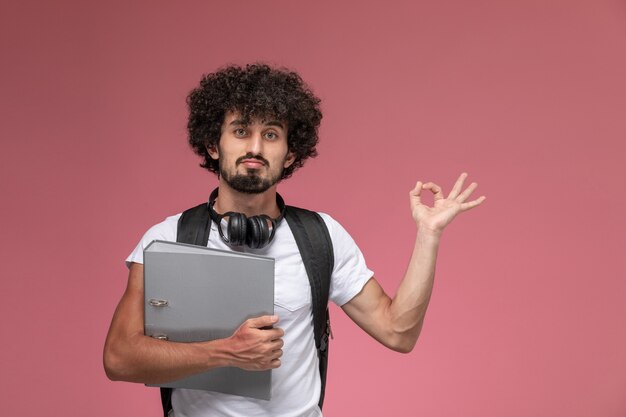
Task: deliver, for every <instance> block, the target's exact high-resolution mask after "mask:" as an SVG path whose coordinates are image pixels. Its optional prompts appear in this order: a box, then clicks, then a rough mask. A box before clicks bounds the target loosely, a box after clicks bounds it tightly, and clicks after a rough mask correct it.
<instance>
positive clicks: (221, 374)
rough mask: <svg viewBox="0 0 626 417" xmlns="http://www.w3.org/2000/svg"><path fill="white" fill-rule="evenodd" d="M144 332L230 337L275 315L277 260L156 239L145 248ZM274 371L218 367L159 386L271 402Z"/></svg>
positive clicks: (182, 338)
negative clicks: (250, 321)
mask: <svg viewBox="0 0 626 417" xmlns="http://www.w3.org/2000/svg"><path fill="white" fill-rule="evenodd" d="M144 294H145V304H144V311H145V315H144V332H145V334H146V335H148V336H152V337H155V338H158V339H164V340H170V341H175V342H201V341H207V340H213V339H220V338H226V337H229V336H231V335H232V334H233V332H234V331H235V330H237V328H238V327H239V326H240V325H241V323H243V322H244V321H245V320H247V319H249V318H252V317H258V316H263V315H272V314H274V259H272V258H268V257H264V256H256V255H250V254H245V253H238V252H227V251H221V250H217V249H209V248H203V247H199V246H194V245H188V244H184V243H176V242H165V241H160V240H155V241H153V242H151V243H150V244H149V245H148V246H147V247H146V248H145V249H144ZM271 375H272V374H271V370H266V371H245V370H243V369H240V368H235V367H223V368H215V369H212V370H210V371H208V372H204V373H201V374H196V375H192V376H189V377H186V378H183V379H180V380H177V381H171V382H167V383H163V384H156V385H154V386H158V387H171V388H191V389H203V390H209V391H217V392H223V393H226V394H233V395H242V396H246V397H252V398H260V399H264V400H269V399H270V396H271Z"/></svg>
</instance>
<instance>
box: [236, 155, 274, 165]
mask: <svg viewBox="0 0 626 417" xmlns="http://www.w3.org/2000/svg"><path fill="white" fill-rule="evenodd" d="M246 159H256V160H257V161H261V162H263V163H264V164H265V165H266V166H270V163H269V161H268V160H267V159H265V158H263V157H262V156H261V155H253V154H251V153H247V154H245V155H244V156H242V157H240V158H237V161H235V164H236V165H239V164H240V163H242V162H243V161H245V160H246Z"/></svg>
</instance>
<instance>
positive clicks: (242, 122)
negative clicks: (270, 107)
mask: <svg viewBox="0 0 626 417" xmlns="http://www.w3.org/2000/svg"><path fill="white" fill-rule="evenodd" d="M249 124H250V123H249V122H247V121H246V120H244V119H235V120H233V121H232V122H230V125H231V126H248V125H249ZM263 125H264V126H276V127H280V128H281V129H283V130H284V129H285V125H284V124H283V123H281V122H279V121H278V120H270V121H269V122H263Z"/></svg>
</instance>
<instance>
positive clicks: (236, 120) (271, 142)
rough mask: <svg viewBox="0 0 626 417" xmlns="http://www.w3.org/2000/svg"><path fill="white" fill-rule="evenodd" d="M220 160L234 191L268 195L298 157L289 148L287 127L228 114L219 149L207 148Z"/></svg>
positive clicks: (212, 155)
mask: <svg viewBox="0 0 626 417" xmlns="http://www.w3.org/2000/svg"><path fill="white" fill-rule="evenodd" d="M207 150H208V152H209V155H210V156H211V158H213V159H218V160H219V163H220V176H221V177H222V178H223V179H224V181H225V182H226V183H227V184H228V185H229V186H230V187H231V188H233V189H234V190H236V191H239V192H242V193H249V194H257V193H262V192H264V191H267V190H268V189H269V188H270V187H272V186H273V185H274V184H276V183H277V182H278V181H279V180H280V178H281V177H282V174H283V170H284V169H285V168H287V167H288V166H290V165H291V164H292V163H293V161H294V159H295V157H294V156H293V154H292V153H290V152H289V148H288V146H287V126H286V123H284V122H281V121H277V120H259V119H252V120H249V121H248V123H245V122H244V120H243V119H242V118H241V116H240V115H239V114H238V113H234V112H228V113H226V116H225V117H224V123H223V124H222V134H221V136H220V141H219V144H218V146H217V148H208V149H207Z"/></svg>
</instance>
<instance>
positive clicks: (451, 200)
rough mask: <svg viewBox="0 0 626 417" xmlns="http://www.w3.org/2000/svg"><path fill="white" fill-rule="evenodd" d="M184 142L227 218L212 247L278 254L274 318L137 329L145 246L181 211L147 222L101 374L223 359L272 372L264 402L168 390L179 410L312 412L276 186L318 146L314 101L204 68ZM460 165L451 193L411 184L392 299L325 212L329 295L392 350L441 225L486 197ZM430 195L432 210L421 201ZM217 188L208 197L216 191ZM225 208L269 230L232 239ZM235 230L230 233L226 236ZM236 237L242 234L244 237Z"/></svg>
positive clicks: (244, 72) (302, 294) (308, 331)
mask: <svg viewBox="0 0 626 417" xmlns="http://www.w3.org/2000/svg"><path fill="white" fill-rule="evenodd" d="M188 104H189V109H190V117H189V123H188V128H189V141H190V144H191V146H192V147H193V149H194V150H195V152H196V153H198V154H199V155H200V156H202V157H203V159H204V160H203V163H202V164H201V166H203V167H204V168H206V169H208V170H210V171H212V172H215V173H217V175H218V178H219V193H218V194H217V195H216V194H215V193H213V198H212V200H211V204H212V208H213V210H214V211H215V212H217V213H219V214H222V215H224V221H219V222H218V223H220V224H216V222H212V224H211V233H210V234H209V242H208V246H209V247H212V248H217V249H223V250H233V249H235V250H240V251H241V250H243V251H246V252H250V253H255V254H260V255H264V256H269V257H272V258H275V260H276V263H275V315H274V316H262V317H256V318H252V319H249V320H247V321H246V322H244V323H242V325H241V326H240V327H239V329H238V330H237V331H235V332H234V334H233V335H232V336H231V337H229V338H226V339H219V340H213V341H208V342H202V343H175V342H168V341H162V340H156V339H153V338H151V337H148V336H145V335H144V332H143V302H144V296H143V248H144V247H145V246H146V245H147V244H149V243H150V242H151V241H152V240H154V239H161V240H169V241H175V240H176V232H177V224H178V219H179V218H180V214H178V215H175V216H172V217H168V218H167V219H166V220H165V221H163V222H162V223H159V224H157V225H156V226H154V227H152V228H151V229H150V230H148V232H147V233H146V234H145V235H144V237H143V238H142V240H141V242H140V243H139V245H138V246H137V247H136V249H135V250H134V251H133V253H132V254H131V255H130V256H129V257H128V259H127V264H128V265H129V268H130V274H129V280H128V287H127V289H126V291H125V293H124V295H123V297H122V299H121V301H120V303H119V305H118V307H117V310H116V311H115V315H114V317H113V321H112V323H111V328H110V330H109V334H108V336H107V341H106V345H105V349H104V365H105V369H106V372H107V375H108V376H109V378H111V379H113V380H124V381H131V382H141V383H161V382H165V381H171V380H175V379H180V378H182V377H185V376H188V375H192V374H195V373H199V372H203V371H206V370H209V369H212V368H216V367H222V366H231V367H233V366H234V367H239V368H242V369H246V370H267V369H272V370H273V371H272V372H273V373H272V399H271V400H270V401H264V400H257V399H251V398H246V397H239V396H233V395H227V394H221V393H216V392H210V391H201V390H188V389H175V390H174V391H173V394H172V405H173V410H174V414H175V415H177V416H213V415H220V416H221V415H225V416H246V417H250V416H295V415H298V416H320V415H321V410H320V408H319V406H318V402H319V400H320V393H321V381H320V374H319V370H318V357H317V351H316V346H315V340H314V337H313V325H312V313H311V311H312V306H311V303H312V297H311V287H310V284H309V281H308V279H307V273H306V270H305V267H304V265H303V262H302V257H301V254H300V252H299V250H298V247H297V245H296V242H295V240H294V235H293V233H292V231H291V230H290V228H289V225H288V224H287V223H286V222H284V221H283V222H279V223H278V224H274V225H273V227H272V225H271V224H270V223H271V221H270V220H267V219H268V218H271V219H276V218H279V217H280V216H281V206H280V204H279V203H280V199H278V200H277V197H278V196H277V192H276V186H277V184H278V182H279V181H280V180H282V179H284V178H287V177H289V176H291V174H292V173H293V172H294V170H295V169H297V168H299V167H301V166H302V165H303V163H304V161H305V160H306V159H307V158H309V157H312V156H315V155H316V150H315V145H316V144H317V140H318V136H317V131H318V127H319V124H320V121H321V118H322V114H321V112H320V110H319V99H317V98H316V97H315V96H314V95H313V94H312V93H311V91H310V90H309V89H308V88H307V87H306V85H305V84H304V83H303V82H302V80H301V78H300V77H299V76H298V75H297V74H295V73H293V72H289V71H286V70H281V69H273V68H270V67H268V66H266V65H262V64H256V65H248V66H246V67H244V68H242V67H237V66H231V67H227V68H225V69H222V70H220V71H218V72H215V73H213V74H209V75H207V76H205V77H204V78H203V79H202V81H201V83H200V86H199V87H198V88H197V89H195V90H193V91H192V92H191V93H190V95H189V97H188ZM465 178H466V174H462V175H461V176H460V177H459V179H458V180H457V182H456V184H455V185H454V187H453V189H452V191H451V192H450V193H449V194H448V196H447V197H445V196H444V194H443V191H442V189H441V188H440V187H439V186H437V185H436V184H433V183H430V182H429V183H422V182H417V184H416V185H415V188H414V189H413V190H411V191H410V203H411V214H412V216H413V219H414V220H415V222H416V225H417V228H418V232H417V239H416V242H415V248H414V250H413V254H412V256H411V259H410V260H409V265H408V268H407V272H406V274H405V276H404V279H403V280H402V282H401V284H400V286H399V288H398V291H397V294H396V296H395V297H394V298H393V299H391V298H390V297H388V296H387V295H386V294H385V292H384V291H383V290H382V288H381V287H380V285H379V284H378V283H377V281H376V280H375V279H374V277H373V273H372V271H370V270H369V269H368V268H367V267H366V265H365V261H364V259H363V256H362V254H361V252H360V250H359V249H358V247H357V246H356V245H355V243H354V241H353V240H352V238H351V237H350V236H349V235H348V233H347V232H346V231H345V230H344V229H343V228H342V227H341V226H340V225H339V224H338V223H337V222H336V221H335V220H333V219H332V218H331V217H330V216H328V215H326V214H323V213H321V214H320V216H321V218H322V219H323V221H324V223H325V225H326V227H327V229H328V232H329V235H330V237H331V240H332V249H333V254H334V267H333V270H332V276H331V282H330V291H329V298H330V300H332V301H333V302H334V303H336V304H337V305H339V306H341V307H342V308H343V310H344V311H345V312H346V314H348V316H349V317H350V318H351V319H352V320H353V321H354V322H355V323H356V324H357V325H358V326H360V327H361V328H362V329H363V330H365V331H366V332H367V333H368V334H370V335H371V336H372V337H373V338H375V339H376V340H378V341H379V342H380V343H382V344H383V345H385V346H387V347H389V348H390V349H393V350H396V351H399V352H409V351H411V350H412V349H413V346H414V345H415V343H416V341H417V338H418V336H419V333H420V330H421V328H422V324H423V320H424V316H425V313H426V308H427V307H428V302H429V300H430V295H431V292H432V287H433V279H434V270H435V261H436V256H437V250H438V246H439V239H440V236H441V233H442V231H443V230H444V228H445V227H446V225H448V224H449V223H450V222H451V221H452V220H453V219H454V217H455V216H456V215H457V214H459V213H460V212H462V211H466V210H469V209H471V208H473V207H475V206H477V205H479V204H480V203H482V202H483V201H484V197H480V198H478V199H475V200H473V201H469V198H470V195H471V194H472V192H473V191H474V189H475V188H476V184H475V183H472V184H471V185H469V186H468V187H467V188H465V189H464V181H465ZM423 190H428V191H430V192H432V193H434V197H435V202H434V207H428V206H426V205H424V204H422V203H421V201H420V194H421V192H422V191H423ZM215 197H216V198H215ZM233 213H242V214H243V215H245V216H246V217H248V218H249V217H251V216H268V217H267V218H266V217H262V218H263V219H265V220H263V221H266V222H267V225H268V227H269V228H270V229H272V232H271V234H272V235H273V239H270V242H269V243H268V244H266V245H265V246H263V247H261V248H256V247H258V245H255V244H248V245H247V247H246V246H245V245H239V244H237V245H235V244H233V241H232V239H231V240H229V233H228V230H226V231H224V223H225V222H226V220H227V219H229V218H230V217H237V215H236V214H233ZM230 237H231V238H232V236H230ZM240 243H241V242H240Z"/></svg>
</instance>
